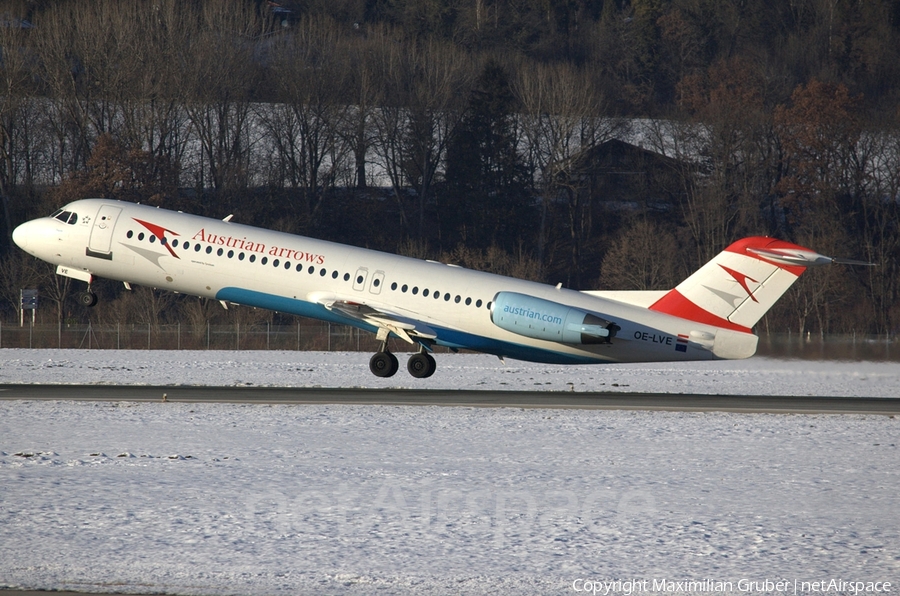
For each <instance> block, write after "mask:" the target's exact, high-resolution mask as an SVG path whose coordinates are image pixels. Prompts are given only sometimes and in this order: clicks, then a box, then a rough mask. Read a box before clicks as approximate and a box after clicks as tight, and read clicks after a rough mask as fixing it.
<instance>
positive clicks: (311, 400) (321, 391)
mask: <svg viewBox="0 0 900 596" xmlns="http://www.w3.org/2000/svg"><path fill="white" fill-rule="evenodd" d="M0 399H5V400H14V399H15V400H38V399H40V400H73V401H136V402H140V401H146V402H162V401H167V402H188V403H200V402H207V403H260V404H297V405H302V404H354V405H392V406H447V407H498V408H576V409H597V410H659V411H677V412H743V413H777V414H882V415H889V416H894V415H897V414H900V399H894V398H886V397H793V396H791V397H788V396H759V395H756V396H751V395H743V396H735V395H688V394H671V393H669V394H649V393H623V392H618V393H617V392H555V391H462V390H427V389H361V388H349V389H335V388H327V389H326V388H284V387H200V386H152V385H0Z"/></svg>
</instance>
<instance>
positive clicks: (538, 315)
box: [491, 292, 619, 344]
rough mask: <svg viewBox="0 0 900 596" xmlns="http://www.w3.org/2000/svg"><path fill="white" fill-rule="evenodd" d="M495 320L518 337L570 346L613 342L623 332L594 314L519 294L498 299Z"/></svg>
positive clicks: (503, 294) (493, 308)
mask: <svg viewBox="0 0 900 596" xmlns="http://www.w3.org/2000/svg"><path fill="white" fill-rule="evenodd" d="M491 321H492V322H493V323H494V325H496V326H497V327H500V328H501V329H505V330H506V331H511V332H512V333H517V334H518V335H524V336H525V337H530V338H533V339H543V340H546V341H556V342H562V343H567V344H606V343H610V340H612V338H614V337H615V336H616V331H618V330H619V326H618V325H616V324H615V323H612V322H610V321H607V320H606V319H603V318H601V317H599V316H598V315H595V314H593V313H590V312H587V311H584V310H580V309H577V308H572V307H571V306H566V305H565V304H559V303H558V302H552V301H550V300H544V299H543V298H536V297H534V296H528V295H527V294H519V293H517V292H498V293H497V295H496V296H494V301H493V303H492V304H491Z"/></svg>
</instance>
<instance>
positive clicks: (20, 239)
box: [12, 221, 31, 250]
mask: <svg viewBox="0 0 900 596" xmlns="http://www.w3.org/2000/svg"><path fill="white" fill-rule="evenodd" d="M29 224H31V222H30V221H27V222H25V223H23V224H22V225H20V226H16V229H15V230H13V233H12V239H13V242H15V243H16V246H18V247H19V248H21V249H22V250H26V249H27V248H28V236H29V234H28V228H29V227H30V226H29Z"/></svg>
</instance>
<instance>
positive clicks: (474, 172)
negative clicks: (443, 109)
mask: <svg viewBox="0 0 900 596" xmlns="http://www.w3.org/2000/svg"><path fill="white" fill-rule="evenodd" d="M515 114H516V102H515V98H514V96H513V93H512V91H511V90H510V86H509V77H508V75H507V73H506V70H505V69H504V68H503V67H502V66H501V65H500V64H498V63H497V62H496V61H493V60H490V61H488V62H487V64H486V65H485V66H484V69H483V70H482V72H481V75H480V76H479V77H478V80H477V82H476V84H475V88H474V90H473V92H472V95H471V97H470V98H469V102H468V106H467V108H466V112H465V114H464V115H463V118H462V121H461V122H460V124H459V126H458V127H457V128H456V130H455V131H454V135H453V137H452V139H451V141H450V145H449V147H448V150H447V176H446V181H447V184H446V190H447V204H448V205H449V206H451V207H452V208H451V209H449V210H448V211H447V212H448V214H449V215H448V217H449V220H450V221H449V222H447V223H450V224H451V225H452V226H453V228H454V229H453V232H456V233H457V234H458V235H459V239H461V240H465V241H466V242H469V243H474V244H475V245H477V246H488V245H490V244H493V243H497V244H500V245H502V246H505V247H513V246H516V244H517V243H518V241H519V240H521V239H522V238H523V237H524V234H525V233H526V232H527V231H528V230H529V229H530V228H531V227H532V226H531V223H530V222H533V221H534V219H535V218H533V217H523V215H524V213H525V212H527V211H529V210H532V209H533V205H532V201H531V200H530V194H529V193H528V192H527V188H528V185H527V184H526V180H527V176H526V171H525V167H524V166H523V164H522V160H521V158H520V156H519V154H518V152H517V144H518V135H517V128H516V117H515Z"/></svg>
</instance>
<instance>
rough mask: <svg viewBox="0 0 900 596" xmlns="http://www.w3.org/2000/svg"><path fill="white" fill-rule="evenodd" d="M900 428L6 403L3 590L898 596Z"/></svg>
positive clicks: (45, 358) (198, 366)
mask: <svg viewBox="0 0 900 596" xmlns="http://www.w3.org/2000/svg"><path fill="white" fill-rule="evenodd" d="M0 360H2V363H3V364H2V366H0V375H2V376H0V383H14V382H29V383H61V382H72V383H114V382H121V383H129V384H133V383H139V384H150V383H153V384H182V383H188V384H210V385H233V384H250V383H252V384H255V385H293V386H303V385H321V386H354V385H360V386H363V385H364V386H433V387H465V388H491V389H493V388H509V389H515V388H527V389H538V388H539V389H556V390H566V389H567V387H570V385H568V383H572V384H573V385H572V386H574V387H575V388H576V390H588V389H601V390H602V389H604V388H610V389H613V390H633V391H657V390H661V391H675V392H684V391H696V392H701V393H706V392H709V393H712V392H715V393H735V394H740V393H758V394H765V393H768V394H780V395H805V394H822V395H889V396H895V395H898V394H900V392H898V375H900V371H898V370H897V369H898V368H900V366H898V365H897V364H896V363H894V364H891V363H885V364H873V363H864V362H863V363H860V362H855V363H845V362H827V363H816V362H808V361H786V362H778V361H773V360H766V359H751V360H748V361H743V362H739V363H733V362H732V363H703V364H691V365H684V366H674V365H651V366H646V365H643V366H638V365H629V366H613V367H604V368H600V367H575V368H565V367H554V366H541V365H531V364H525V363H518V362H512V361H509V362H508V363H507V365H506V366H503V365H502V364H501V363H499V362H498V361H497V360H496V359H492V358H488V357H480V356H470V355H467V356H462V355H442V356H441V357H440V360H439V368H438V372H437V373H436V374H435V376H434V377H432V379H430V380H428V381H419V380H414V379H411V378H410V377H408V375H405V373H403V372H402V371H401V373H399V374H398V375H397V377H394V379H391V380H387V381H383V380H378V379H375V378H374V377H370V376H369V373H368V371H367V364H366V360H367V355H365V354H321V353H319V354H317V353H297V352H284V353H272V352H242V353H236V352H137V351H136V352H124V353H123V352H99V351H94V352H88V351H81V352H78V351H65V352H56V351H34V352H29V351H5V350H4V351H0ZM538 383H540V384H538ZM548 383H549V384H548ZM616 384H617V385H618V387H615V386H614V385H616ZM898 425H900V420H898V419H894V418H890V417H886V416H856V415H771V414H727V413H706V414H699V413H671V412H633V411H597V410H581V411H580V410H549V409H518V408H449V407H397V406H298V405H244V404H205V403H204V404H185V403H161V402H160V403H126V402H111V403H105V402H103V403H100V402H53V401H49V402H17V401H9V402H4V401H0V587H2V586H5V587H27V588H39V589H69V590H83V591H91V592H122V591H132V592H138V593H171V594H246V595H257V594H259V595H267V594H291V595H293V594H373V593H377V594H419V593H427V594H495V593H510V594H551V593H556V594H569V593H571V594H580V593H584V590H585V589H587V590H588V591H589V592H590V591H592V590H595V591H596V593H598V594H602V593H607V592H606V587H607V586H606V584H603V583H602V582H609V581H615V580H620V582H621V583H620V584H618V585H617V586H613V588H614V589H612V590H610V591H609V592H608V593H611V594H612V593H615V594H628V593H679V594H684V593H740V594H755V593H762V592H769V593H785V592H791V593H795V588H796V593H826V592H827V593H832V594H834V593H848V594H852V593H855V594H861V593H889V592H887V591H886V589H885V588H886V586H885V585H884V583H880V584H879V583H876V582H891V586H890V587H889V589H890V592H894V593H895V592H897V591H898V590H900V554H898V553H900V516H898V515H897V511H898V510H900V490H898V489H900V466H898V463H897V462H898V455H900V451H898V447H897V445H898V444H900V426H898ZM630 580H636V581H637V583H636V584H629V583H628V582H629V581H630ZM742 580H745V581H746V580H749V581H750V582H753V583H750V584H748V583H742ZM832 580H833V581H834V582H836V583H831V584H829V583H828V582H831V581H832ZM691 581H693V582H697V583H695V584H693V585H690V584H687V583H670V582H691ZM767 581H768V582H770V583H768V584H767V583H766V582H767ZM823 581H824V582H826V583H825V584H821V585H818V586H816V585H814V583H813V582H823ZM643 582H646V583H643ZM717 582H722V583H717ZM727 582H730V584H729V583H727ZM778 582H786V583H783V584H780V583H778ZM795 582H796V583H795ZM804 582H806V583H805V584H804ZM840 582H863V586H862V589H858V588H859V586H858V584H855V583H853V584H846V583H844V584H843V585H841V584H840ZM867 582H869V585H866V583H867ZM635 588H639V589H640V590H637V589H635ZM825 588H829V589H828V590H826V589H825ZM838 588H843V589H842V590H839V589H838ZM879 590H880V592H879Z"/></svg>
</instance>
